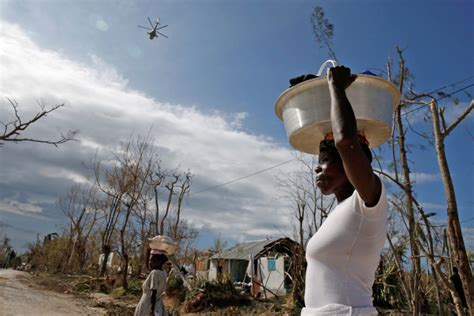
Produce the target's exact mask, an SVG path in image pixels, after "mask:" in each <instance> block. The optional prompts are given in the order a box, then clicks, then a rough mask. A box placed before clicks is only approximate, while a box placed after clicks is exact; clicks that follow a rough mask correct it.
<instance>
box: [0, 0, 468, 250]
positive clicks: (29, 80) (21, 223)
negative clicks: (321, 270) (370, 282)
mask: <svg viewBox="0 0 474 316" xmlns="http://www.w3.org/2000/svg"><path fill="white" fill-rule="evenodd" d="M318 5H319V6H322V7H323V8H324V10H325V12H326V16H327V18H328V19H329V20H330V21H331V22H332V23H333V24H334V26H335V31H334V37H333V49H334V51H335V52H336V55H337V57H338V60H339V61H340V63H342V64H344V65H346V66H349V67H351V69H352V71H353V72H354V73H360V72H363V71H365V70H371V71H372V72H376V73H377V72H380V69H385V65H386V63H387V60H388V59H389V58H391V59H392V60H394V61H397V55H396V51H395V47H396V46H397V45H398V46H399V47H401V48H403V49H404V57H405V59H406V62H407V65H408V67H409V69H410V71H411V73H412V74H413V75H414V84H415V89H416V91H418V92H426V91H430V90H435V89H437V88H440V87H443V86H446V85H448V84H451V83H454V82H458V81H462V80H464V81H463V82H462V83H460V84H459V85H458V86H457V88H462V87H465V86H467V85H470V84H473V83H474V79H473V75H474V61H473V58H472V51H474V28H473V27H472V20H473V18H474V2H472V1H447V0H445V1H436V0H435V1H405V0H402V1H387V0H383V1H379V0H361V1H348V0H345V1H343V0H338V1H300V0H294V1H290V0H275V1H269V0H267V1H263V0H257V1H250V0H230V1H217V0H199V1H191V0H167V1H159V0H158V1H157V0H149V1H145V0H143V1H128V0H115V1H113V0H110V1H85V0H82V1H65V0H39V1H33V0H22V1H13V0H0V95H1V98H0V121H2V122H6V121H8V119H9V118H11V115H12V111H11V107H10V105H9V103H8V101H7V99H6V98H7V97H8V98H12V99H15V100H16V101H17V102H18V104H19V110H20V114H21V115H24V117H31V116H32V115H34V113H36V112H37V111H38V109H39V108H38V103H43V104H48V105H53V104H62V103H64V104H65V106H64V107H62V108H60V109H58V110H57V111H55V112H53V113H51V114H50V115H48V116H47V117H46V118H45V119H44V120H41V121H40V122H38V123H36V124H35V125H34V126H31V128H30V129H29V130H28V131H27V132H26V134H25V135H29V136H35V137H38V138H54V137H55V136H57V135H58V133H59V132H60V131H67V130H69V129H72V130H76V129H78V130H80V132H79V135H78V136H77V141H75V142H70V143H66V144H63V145H60V146H59V147H57V148H56V147H53V146H49V145H45V144H36V143H25V142H22V143H17V144H15V143H5V144H4V145H3V146H2V147H0V224H2V226H3V228H4V229H5V230H6V232H7V234H8V236H9V237H10V238H12V240H13V244H14V246H15V247H16V248H23V247H24V246H25V245H26V243H28V242H31V241H34V240H36V237H37V235H40V236H43V235H44V234H47V233H51V232H56V231H60V230H61V229H62V227H64V225H65V219H64V216H63V215H62V212H61V211H60V209H59V206H58V203H57V201H58V198H59V197H62V196H64V195H65V194H66V192H67V190H68V189H69V188H70V187H71V186H72V185H74V184H76V183H85V182H87V181H88V178H89V177H90V176H91V173H90V170H89V169H87V168H86V167H84V164H85V163H86V162H88V161H90V159H91V158H92V157H93V156H94V154H95V153H96V152H98V154H99V156H100V157H102V158H104V159H106V157H107V155H110V153H112V152H113V151H114V150H115V149H117V148H118V146H119V145H120V142H121V141H126V140H127V139H129V137H130V135H132V134H133V135H146V134H147V133H148V132H149V131H150V130H151V134H152V136H153V137H154V139H155V140H154V141H155V145H156V146H157V148H159V151H160V152H159V154H160V157H161V159H162V161H163V164H164V165H165V166H167V167H169V168H174V167H177V166H179V167H180V168H182V169H183V170H187V169H189V170H190V171H191V172H192V173H193V175H194V177H193V182H192V188H191V192H198V191H201V190H203V189H206V188H209V187H213V186H216V185H219V184H221V183H225V182H228V181H232V180H235V179H238V178H240V177H242V176H245V175H251V174H254V173H256V172H259V171H261V170H265V169H267V168H271V169H270V170H268V171H265V172H261V173H258V174H256V175H254V176H251V177H248V178H245V179H243V180H240V181H237V182H234V183H232V184H229V185H225V186H221V187H219V188H216V189H213V190H207V191H204V192H202V193H199V194H191V195H190V196H189V197H188V198H187V199H186V202H185V207H184V214H183V216H184V217H185V218H186V219H187V220H188V221H190V223H192V224H193V225H194V226H195V227H196V228H197V229H198V230H199V232H200V237H199V239H198V240H197V242H196V245H197V246H198V247H201V248H206V247H208V246H209V245H211V244H212V243H213V240H214V239H215V238H217V237H220V238H222V239H224V240H227V241H228V243H229V244H232V243H234V242H239V241H245V240H255V239H261V238H266V237H280V236H282V234H286V235H291V230H292V229H291V222H292V220H291V212H290V211H289V205H288V203H287V201H285V200H284V199H283V198H282V196H281V192H280V191H279V189H278V185H277V181H276V176H277V175H279V174H281V173H285V172H291V171H292V170H296V169H298V168H299V166H298V163H297V162H296V161H291V162H288V163H285V164H282V163H284V162H287V161H290V160H292V159H293V158H294V157H295V152H294V151H293V149H292V148H291V146H290V145H289V144H288V139H287V135H286V132H285V129H284V127H283V124H282V122H281V121H280V120H279V119H278V117H277V116H276V115H275V111H274V104H275V101H276V99H277V97H278V96H279V95H280V94H281V93H282V92H283V91H284V90H285V89H286V88H287V87H288V79H289V78H292V77H295V76H298V75H301V74H306V73H315V72H316V71H317V70H318V68H319V66H320V65H321V64H322V63H323V62H324V61H325V60H326V59H328V50H327V48H325V47H320V45H319V44H317V43H316V42H315V40H314V35H313V32H312V25H311V22H310V17H311V14H312V12H313V9H314V7H315V6H318ZM147 17H150V18H151V19H152V20H153V21H154V20H156V18H157V17H159V18H160V21H161V23H162V24H167V25H168V27H166V28H164V29H163V30H162V31H163V33H164V34H166V35H167V36H168V38H163V37H159V38H157V39H154V40H152V41H151V40H149V38H148V35H147V34H146V30H144V29H141V28H138V27H137V25H147ZM453 89H454V88H453ZM453 89H451V91H453ZM454 90H455V89H454ZM466 91H468V92H470V93H474V89H473V88H472V87H470V88H469V89H467V90H466ZM456 96H458V97H459V98H460V101H461V102H460V104H459V105H458V106H455V105H453V104H452V102H450V101H449V100H447V99H444V100H442V101H440V105H441V106H446V117H447V119H448V121H449V120H450V119H451V120H452V119H453V118H455V117H456V116H457V115H459V113H461V112H462V109H463V108H464V107H465V106H466V105H467V104H468V103H469V102H470V100H471V99H469V98H468V97H467V96H465V95H464V94H463V93H459V94H457V95H456ZM424 113H426V112H425V111H424V110H420V111H416V112H414V113H411V114H410V115H407V119H408V120H409V121H410V122H411V124H412V125H413V126H414V127H415V128H417V129H419V130H424V131H429V127H430V125H429V122H428V123H426V122H424V121H423V114H424ZM473 133H474V119H473V115H471V116H470V117H468V118H467V119H466V120H464V121H463V122H462V124H461V125H460V126H459V127H458V128H457V129H455V130H454V132H453V133H452V134H451V135H450V136H449V137H448V138H447V140H446V149H447V152H448V159H449V164H450V168H451V172H452V177H453V181H454V186H455V189H456V197H457V201H458V206H459V216H460V220H461V221H462V222H463V228H464V231H465V232H466V236H467V237H466V241H467V244H468V245H467V246H468V247H470V248H474V247H473V246H472V242H473V241H474V238H473V237H472V236H474V221H473V220H471V219H472V218H473V217H474V212H473V207H474V205H473V196H474V194H473V193H474V189H473V187H474V177H473V171H472V169H473V157H474V155H473V153H474V150H473V148H474V147H473V146H472V145H473ZM409 135H410V137H411V138H410V139H409V141H411V143H413V144H421V145H423V146H424V147H426V148H425V149H424V150H421V149H420V148H419V147H421V146H413V147H411V148H410V150H411V156H410V158H411V161H410V164H411V165H410V171H411V173H412V178H413V179H414V180H415V181H416V182H415V183H414V187H415V189H416V192H417V198H418V200H419V201H420V202H421V203H422V204H423V205H424V207H425V210H430V211H434V212H436V213H437V215H436V221H438V222H439V223H441V224H442V223H444V222H445V220H446V215H445V214H446V205H445V199H444V191H443V186H442V183H441V179H440V175H439V171H438V167H437V161H436V156H435V153H434V150H433V147H432V145H430V144H429V143H428V142H426V141H424V140H422V139H420V138H418V137H417V136H416V135H415V134H414V133H410V134H409ZM280 164H281V165H280ZM277 165H280V166H278V167H275V168H272V167H274V166H277Z"/></svg>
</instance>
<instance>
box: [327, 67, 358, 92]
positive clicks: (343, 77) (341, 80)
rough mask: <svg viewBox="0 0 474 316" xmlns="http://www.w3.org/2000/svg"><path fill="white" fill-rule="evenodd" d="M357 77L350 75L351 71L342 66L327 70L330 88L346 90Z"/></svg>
mask: <svg viewBox="0 0 474 316" xmlns="http://www.w3.org/2000/svg"><path fill="white" fill-rule="evenodd" d="M356 78H357V75H351V69H350V68H347V67H344V66H336V67H331V68H329V72H328V83H329V87H330V88H337V89H344V90H345V89H346V88H347V87H349V86H350V85H351V83H353V82H354V80H355V79H356Z"/></svg>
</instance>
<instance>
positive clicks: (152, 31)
mask: <svg viewBox="0 0 474 316" xmlns="http://www.w3.org/2000/svg"><path fill="white" fill-rule="evenodd" d="M148 22H150V26H151V28H149V27H145V26H141V25H137V26H138V27H141V28H142V29H147V30H150V32H147V33H148V35H149V37H150V39H151V40H152V39H154V38H155V37H158V34H159V35H161V36H163V37H166V38H168V36H166V35H165V34H163V33H161V32H158V30H161V29H162V28H165V27H167V26H168V25H163V26H160V27H158V26H159V25H160V18H157V19H156V22H155V24H154V25H153V23H152V22H151V19H150V18H148Z"/></svg>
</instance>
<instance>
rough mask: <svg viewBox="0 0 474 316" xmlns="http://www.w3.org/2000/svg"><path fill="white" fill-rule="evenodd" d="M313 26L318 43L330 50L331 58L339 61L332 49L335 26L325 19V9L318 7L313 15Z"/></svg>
mask: <svg viewBox="0 0 474 316" xmlns="http://www.w3.org/2000/svg"><path fill="white" fill-rule="evenodd" d="M311 24H312V25H313V33H314V37H315V40H316V43H318V44H320V45H321V47H323V46H326V47H327V49H328V50H329V57H330V58H331V59H333V60H335V61H337V58H336V53H335V52H334V50H333V49H332V37H333V34H334V25H333V24H332V23H331V22H329V20H328V19H327V18H326V17H325V13H324V9H323V8H322V7H320V6H316V7H315V8H314V10H313V14H312V15H311Z"/></svg>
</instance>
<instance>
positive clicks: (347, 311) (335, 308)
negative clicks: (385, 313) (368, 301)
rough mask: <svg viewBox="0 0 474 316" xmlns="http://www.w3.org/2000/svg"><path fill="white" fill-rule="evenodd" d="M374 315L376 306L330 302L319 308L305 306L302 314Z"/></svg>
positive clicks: (311, 315)
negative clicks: (356, 305) (353, 305)
mask: <svg viewBox="0 0 474 316" xmlns="http://www.w3.org/2000/svg"><path fill="white" fill-rule="evenodd" d="M329 315H331V316H374V315H378V313H377V310H376V309H375V308H374V307H351V306H347V305H342V304H328V305H324V306H322V307H318V308H311V307H304V308H303V309H302V310H301V316H329Z"/></svg>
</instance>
